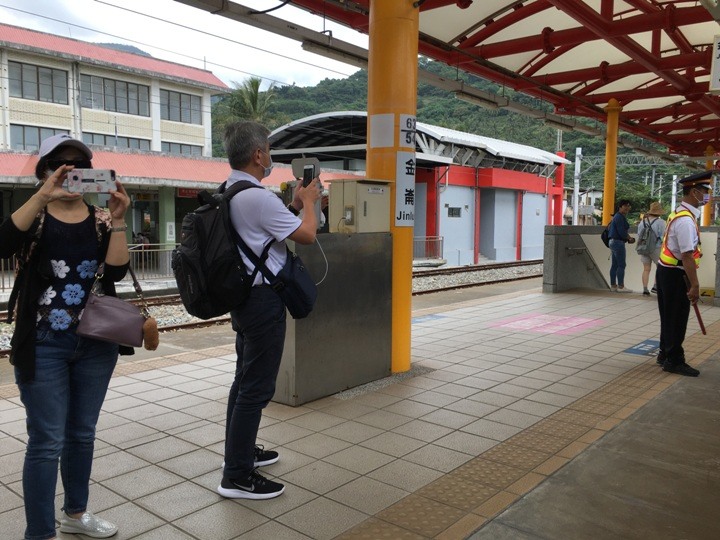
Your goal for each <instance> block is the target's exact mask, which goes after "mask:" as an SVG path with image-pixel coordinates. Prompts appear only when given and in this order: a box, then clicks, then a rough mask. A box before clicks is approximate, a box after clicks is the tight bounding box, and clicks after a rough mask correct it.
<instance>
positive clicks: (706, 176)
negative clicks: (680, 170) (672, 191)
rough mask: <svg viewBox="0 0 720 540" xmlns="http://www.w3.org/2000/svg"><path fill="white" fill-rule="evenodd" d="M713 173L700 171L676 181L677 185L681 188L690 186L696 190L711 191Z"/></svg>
mask: <svg viewBox="0 0 720 540" xmlns="http://www.w3.org/2000/svg"><path fill="white" fill-rule="evenodd" d="M712 176H713V171H711V170H707V171H701V172H699V173H695V174H691V175H690V176H686V177H685V178H681V179H680V180H678V185H679V186H681V187H685V186H692V187H697V188H705V189H712V185H711V180H712Z"/></svg>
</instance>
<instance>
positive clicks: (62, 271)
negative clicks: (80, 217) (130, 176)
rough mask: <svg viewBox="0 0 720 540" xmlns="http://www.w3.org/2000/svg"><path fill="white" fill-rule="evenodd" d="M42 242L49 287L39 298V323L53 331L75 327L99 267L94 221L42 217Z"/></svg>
mask: <svg viewBox="0 0 720 540" xmlns="http://www.w3.org/2000/svg"><path fill="white" fill-rule="evenodd" d="M44 226H45V231H44V233H43V234H44V239H45V241H46V242H47V244H46V245H47V246H48V251H47V254H48V256H49V257H50V264H51V267H52V276H51V278H50V286H49V287H48V288H47V289H46V290H45V291H43V293H42V294H41V295H40V298H39V299H38V304H39V305H38V316H37V320H38V323H41V322H44V323H46V324H47V325H48V326H50V328H52V329H53V330H56V331H57V330H67V329H68V328H70V327H73V326H76V325H77V324H78V322H79V319H80V317H81V315H82V310H83V308H84V307H85V302H86V301H87V298H88V295H89V294H90V289H91V288H92V284H93V282H94V281H95V272H96V271H97V268H98V246H97V239H96V232H95V220H94V219H93V218H92V216H88V217H87V219H85V220H84V221H82V222H80V223H64V222H62V221H58V220H57V219H55V218H54V217H53V216H51V215H50V214H47V215H46V217H45V224H44Z"/></svg>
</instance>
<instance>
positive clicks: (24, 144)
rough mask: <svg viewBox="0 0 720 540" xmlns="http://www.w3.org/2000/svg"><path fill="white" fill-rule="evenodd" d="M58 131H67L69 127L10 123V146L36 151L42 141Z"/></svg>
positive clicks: (16, 148)
mask: <svg viewBox="0 0 720 540" xmlns="http://www.w3.org/2000/svg"><path fill="white" fill-rule="evenodd" d="M58 133H67V134H69V131H68V130H67V129H52V128H41V127H36V126H21V125H18V124H10V148H12V149H13V150H26V151H28V152H34V151H36V150H39V149H40V142H41V141H42V140H44V139H47V138H48V137H52V136H53V135H57V134H58Z"/></svg>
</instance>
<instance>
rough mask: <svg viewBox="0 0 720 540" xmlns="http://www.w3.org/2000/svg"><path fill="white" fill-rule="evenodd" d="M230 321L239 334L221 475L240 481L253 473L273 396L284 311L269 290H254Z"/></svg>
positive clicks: (280, 355) (282, 331)
mask: <svg viewBox="0 0 720 540" xmlns="http://www.w3.org/2000/svg"><path fill="white" fill-rule="evenodd" d="M231 316H232V322H233V329H234V330H235V332H236V333H237V336H236V338H235V350H236V351H237V365H236V368H235V380H234V381H233V383H232V386H231V387H230V395H229V397H228V406H227V420H226V423H225V470H224V472H223V473H224V475H225V477H226V478H231V479H241V478H245V477H247V476H248V475H249V474H250V472H251V471H252V470H253V469H254V468H255V441H256V439H257V432H258V428H259V427H260V418H261V417H262V410H263V409H264V408H265V407H266V406H267V404H268V403H270V400H271V399H272V397H273V395H274V394H275V381H276V380H277V375H278V371H279V370H280V360H281V359H282V354H283V347H284V345H285V305H284V304H283V303H282V300H280V297H279V296H278V295H277V294H276V293H275V292H274V291H273V290H272V289H271V288H270V287H267V286H261V287H253V288H252V291H251V292H250V297H249V298H248V299H247V301H246V302H245V304H243V305H242V307H240V308H239V309H236V310H233V311H232V312H231Z"/></svg>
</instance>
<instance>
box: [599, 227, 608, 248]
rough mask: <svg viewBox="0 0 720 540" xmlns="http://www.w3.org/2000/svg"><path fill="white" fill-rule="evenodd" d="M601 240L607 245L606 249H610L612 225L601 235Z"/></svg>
mask: <svg viewBox="0 0 720 540" xmlns="http://www.w3.org/2000/svg"><path fill="white" fill-rule="evenodd" d="M600 239H601V240H602V241H603V244H605V247H610V224H608V226H607V227H605V228H604V229H603V232H601V233H600Z"/></svg>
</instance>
